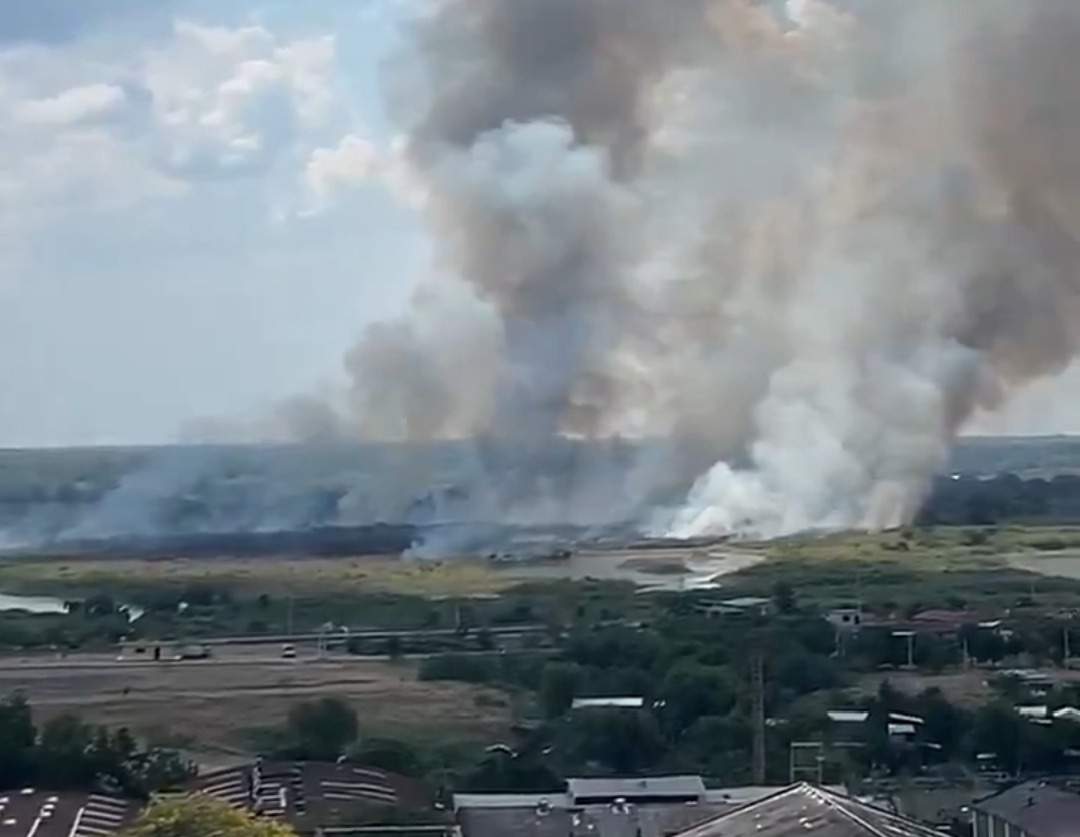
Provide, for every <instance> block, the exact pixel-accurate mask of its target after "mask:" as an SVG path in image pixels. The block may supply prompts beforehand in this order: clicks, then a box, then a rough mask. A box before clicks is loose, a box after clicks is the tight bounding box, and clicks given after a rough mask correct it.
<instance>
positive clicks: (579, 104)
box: [298, 0, 1080, 537]
mask: <svg viewBox="0 0 1080 837" xmlns="http://www.w3.org/2000/svg"><path fill="white" fill-rule="evenodd" d="M777 5H778V4H770V5H766V4H762V3H755V2H752V0H671V1H670V2H668V3H662V4H661V3H656V2H653V0H442V2H439V3H436V4H427V5H425V11H424V13H423V14H422V15H421V16H420V17H419V18H418V20H417V21H415V23H414V25H413V26H412V28H411V29H410V32H409V35H410V37H409V39H408V43H409V49H408V51H407V53H406V55H405V56H403V57H402V58H401V59H400V60H399V61H398V62H396V63H394V64H393V65H392V66H391V67H390V68H389V73H388V75H389V78H390V80H391V83H392V84H391V94H392V95H391V98H392V99H393V101H394V103H395V114H394V115H395V116H396V117H397V118H398V119H399V120H400V122H401V124H402V128H403V131H404V132H405V135H406V137H407V140H406V141H405V143H404V144H403V148H402V159H403V161H404V163H403V165H401V166H400V167H399V168H398V170H397V176H398V177H399V178H401V177H403V178H405V179H407V180H408V182H409V183H410V184H411V185H412V188H411V194H412V195H413V203H414V205H415V206H416V207H417V208H418V209H419V211H421V212H422V213H424V216H425V218H426V220H427V222H428V224H429V227H430V229H431V232H432V234H433V236H434V237H435V241H436V242H437V246H436V250H437V253H438V261H437V263H436V265H435V266H434V273H435V277H436V278H435V279H433V281H432V283H431V285H430V287H429V288H428V289H427V290H426V291H425V293H424V296H423V297H422V299H421V300H420V301H419V302H418V304H417V306H416V309H415V310H414V311H413V312H411V314H410V315H409V316H408V317H406V318H405V319H403V321H402V322H400V323H388V324H384V325H382V326H380V327H379V328H377V329H374V330H371V331H369V332H367V333H366V334H365V335H364V336H363V337H362V338H361V340H360V341H359V342H358V344H357V346H356V348H355V349H354V350H353V351H352V352H351V353H350V354H349V357H348V362H347V367H348V371H349V375H350V387H349V391H348V392H347V393H345V394H344V396H343V397H342V398H341V399H339V400H338V402H336V403H335V406H334V407H333V409H330V410H329V412H327V411H326V410H320V409H314V410H312V409H306V410H305V411H301V412H299V413H298V415H302V416H303V418H304V421H305V423H306V425H307V426H308V427H309V428H315V431H314V434H312V432H311V430H310V429H309V430H307V431H305V433H304V434H303V435H305V437H308V436H311V435H314V436H316V437H317V436H319V435H329V434H332V435H333V436H334V437H335V438H342V437H346V438H347V437H348V436H349V435H350V434H355V435H356V436H359V437H363V438H383V439H395V440H425V441H427V440H438V439H452V438H457V439H461V438H466V439H474V440H477V444H476V447H475V448H474V450H475V452H476V457H475V462H474V463H473V464H474V465H475V468H473V469H472V470H471V475H470V477H469V482H470V486H471V489H472V490H471V491H470V492H469V496H470V497H471V498H472V499H471V501H470V502H472V503H473V506H472V508H471V509H470V512H469V515H468V516H470V517H471V518H472V519H474V520H481V521H482V520H491V519H493V518H497V519H501V520H511V521H524V522H530V523H533V522H549V523H555V522H564V521H568V520H575V521H578V520H593V521H596V522H611V521H620V520H627V519H636V520H638V521H641V522H642V523H643V525H647V526H649V527H651V528H653V529H658V530H660V531H661V532H662V533H665V534H674V535H677V536H694V535H701V534H721V533H724V534H727V533H744V534H751V535H755V536H765V537H769V536H777V535H783V534H788V533H792V532H797V531H802V530H806V529H818V528H826V529H833V528H846V527H869V528H877V527H884V526H893V525H898V524H900V523H902V522H904V521H906V520H908V519H910V517H911V516H912V515H913V514H914V513H915V512H916V510H917V508H918V505H919V503H920V502H921V500H922V497H923V496H924V493H925V491H926V489H927V485H928V482H929V479H930V477H931V475H932V474H933V473H934V471H935V469H936V468H937V467H939V466H940V465H941V464H942V463H943V461H944V458H945V456H946V454H947V452H948V448H949V445H950V443H951V440H952V438H953V437H954V435H955V434H956V433H957V432H958V430H959V429H960V428H961V427H962V425H963V423H964V422H965V421H966V420H967V419H968V418H969V417H970V416H971V415H972V414H973V412H974V411H975V410H977V409H983V408H992V407H993V406H995V405H996V404H999V403H1000V401H1001V399H1002V398H1003V397H1005V396H1007V395H1008V393H1009V391H1010V390H1011V389H1012V388H1014V387H1015V386H1017V385H1020V384H1023V383H1025V382H1027V381H1030V380H1033V379H1036V378H1038V377H1040V376H1045V375H1049V374H1054V373H1055V372H1057V371H1058V370H1059V369H1060V368H1062V367H1063V366H1064V365H1065V364H1067V363H1068V361H1069V360H1070V359H1071V358H1072V357H1074V356H1075V355H1076V353H1077V349H1078V347H1080V288H1078V283H1077V278H1076V277H1077V275H1078V271H1080V210H1078V209H1077V207H1078V206H1080V178H1078V177H1077V171H1080V167H1077V166H1076V163H1075V161H1076V159H1078V155H1080V152H1078V151H1077V149H1078V148H1080V116H1078V115H1077V114H1080V107H1078V105H1080V92H1078V91H1080V70H1078V71H1077V72H1075V73H1074V72H1072V70H1071V69H1070V68H1071V66H1072V64H1071V51H1072V49H1073V46H1072V45H1073V43H1074V36H1080V6H1077V5H1076V4H1075V3H1074V2H1072V0H1030V1H1029V2H1026V3H1024V4H1022V5H1020V4H1015V3H1005V2H1002V0H986V2H984V3H980V4H979V5H978V7H977V8H975V7H973V6H969V5H964V6H963V8H962V9H961V8H960V5H958V4H953V5H950V4H940V3H936V2H932V0H910V2H908V0H879V1H878V2H864V0H833V2H832V3H826V2H823V0H791V2H788V3H787V4H786V5H785V6H784V7H783V9H782V11H776V6H777ZM1074 76H1075V77H1074ZM448 298H452V299H455V300H457V302H455V303H454V304H446V302H445V300H446V299H448ZM320 428H321V430H320ZM618 436H626V437H638V438H648V439H654V440H655V439H659V440H662V443H661V444H659V445H649V446H645V448H642V449H641V451H642V452H641V453H640V455H638V456H636V457H634V458H633V461H630V462H623V463H621V464H620V465H619V466H618V467H614V468H613V467H612V466H611V463H610V462H609V463H606V464H604V463H599V462H598V461H596V460H593V459H590V458H588V457H576V458H575V457H570V458H566V457H563V456H560V455H558V454H556V453H555V450H556V449H557V448H558V442H559V440H563V439H565V438H566V437H571V438H581V439H586V440H610V439H611V438H613V437H618ZM646 448H647V450H646ZM508 450H509V451H511V452H512V454H513V456H508V455H507V451H508ZM430 476H431V475H424V474H416V475H412V476H411V477H410V478H409V479H407V480H404V481H403V482H405V483H408V485H409V486H410V490H413V489H414V488H415V487H416V486H417V485H419V484H423V483H424V482H425V479H430ZM399 482H400V480H399ZM688 486H692V488H690V490H689V493H688V494H687V493H686V492H687V488H688ZM672 491H681V492H682V494H683V497H684V502H683V503H682V504H681V505H680V507H679V508H678V509H676V510H675V511H674V512H671V513H669V514H668V513H658V512H657V506H658V505H661V504H662V502H663V501H662V499H661V498H663V497H665V496H667V495H669V494H670V493H671V492H672ZM365 502H368V501H367V500H365ZM382 505H383V506H395V505H404V504H403V503H400V502H398V500H396V499H395V500H394V501H393V502H390V503H386V502H383V503H382ZM657 521H659V523H658V522H657Z"/></svg>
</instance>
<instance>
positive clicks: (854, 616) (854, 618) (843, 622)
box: [825, 607, 863, 631]
mask: <svg viewBox="0 0 1080 837" xmlns="http://www.w3.org/2000/svg"><path fill="white" fill-rule="evenodd" d="M862 620H863V614H862V608H861V607H838V608H834V609H833V610H830V611H829V612H828V613H826V614H825V621H827V622H828V623H829V624H830V625H832V626H833V627H834V628H836V629H837V630H838V631H857V630H858V629H859V625H861V624H862Z"/></svg>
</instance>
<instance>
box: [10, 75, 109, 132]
mask: <svg viewBox="0 0 1080 837" xmlns="http://www.w3.org/2000/svg"><path fill="white" fill-rule="evenodd" d="M125 99H126V97H125V95H124V91H123V90H122V89H121V88H119V87H117V86H116V85H113V84H88V85H85V86H83V87H72V88H70V89H68V90H65V91H63V92H62V93H59V94H58V95H56V96H52V97H50V98H45V99H29V100H27V101H25V102H21V103H19V104H18V105H17V106H16V109H15V113H14V121H15V122H22V123H25V124H28V125H41V126H46V127H50V128H62V127H68V126H71V125H75V124H77V123H80V122H86V121H89V120H92V119H97V118H100V117H107V116H108V115H109V114H110V113H115V112H116V111H118V110H119V109H120V108H121V107H122V106H123V105H124V103H125Z"/></svg>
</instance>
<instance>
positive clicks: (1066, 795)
mask: <svg viewBox="0 0 1080 837" xmlns="http://www.w3.org/2000/svg"><path fill="white" fill-rule="evenodd" d="M971 827H972V835H973V837H998V835H1006V834H1007V835H1010V837H1076V835H1078V834H1080V795H1078V794H1075V793H1071V792H1070V791H1067V790H1063V789H1062V788H1058V787H1055V786H1053V785H1049V784H1046V783H1045V782H1024V783H1022V784H1019V785H1013V786H1012V787H1011V788H1006V789H1005V790H1003V791H999V792H998V793H995V794H993V795H992V796H988V797H985V798H984V799H980V800H978V801H977V802H975V803H973V804H972V806H971Z"/></svg>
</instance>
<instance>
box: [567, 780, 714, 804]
mask: <svg viewBox="0 0 1080 837" xmlns="http://www.w3.org/2000/svg"><path fill="white" fill-rule="evenodd" d="M566 786H567V790H568V791H569V793H570V798H571V799H573V800H575V801H577V800H579V799H599V798H605V799H607V798H610V799H617V798H619V797H622V798H624V799H628V800H632V799H634V798H635V797H643V796H647V797H664V796H671V797H685V796H695V797H699V798H700V797H703V796H704V795H705V783H704V782H702V781H701V777H700V776H651V777H647V778H642V779H568V780H567V782H566Z"/></svg>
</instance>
